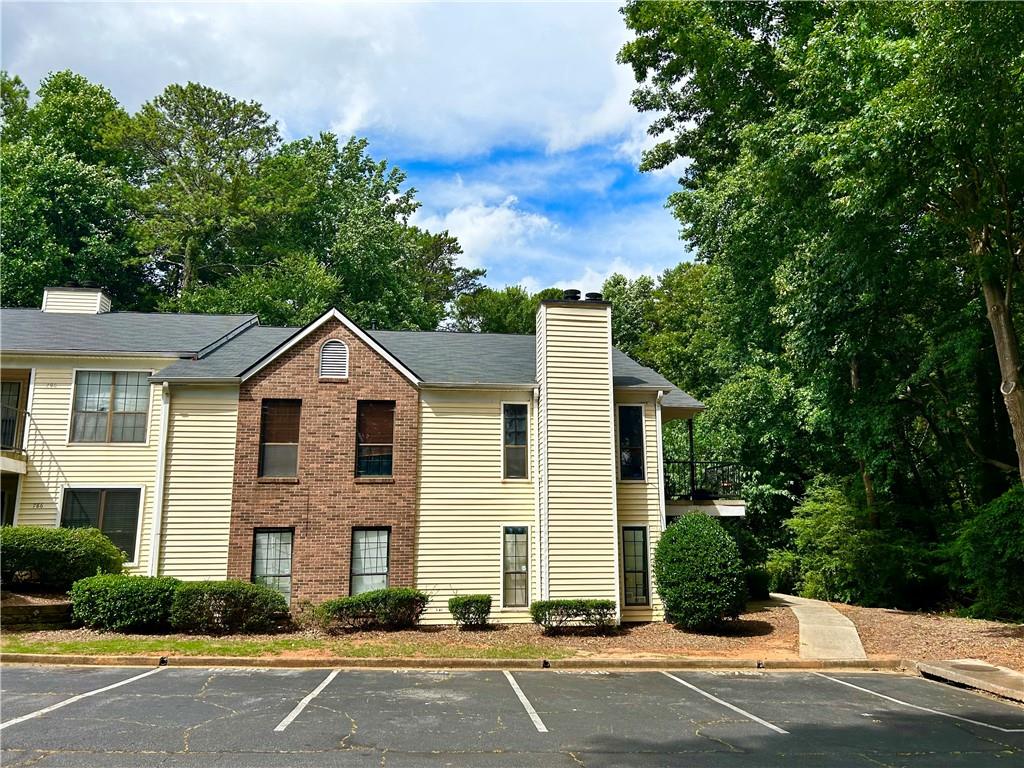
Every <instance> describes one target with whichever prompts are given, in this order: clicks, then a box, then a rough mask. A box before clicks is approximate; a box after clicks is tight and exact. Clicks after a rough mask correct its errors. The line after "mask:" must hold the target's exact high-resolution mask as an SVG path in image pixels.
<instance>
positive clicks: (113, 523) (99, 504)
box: [60, 488, 142, 563]
mask: <svg viewBox="0 0 1024 768" xmlns="http://www.w3.org/2000/svg"><path fill="white" fill-rule="evenodd" d="M141 499H142V492H141V491H140V490H139V489H138V488H65V489H64V504H63V506H62V507H61V516H60V524H61V527H62V528H99V529H100V531H102V532H103V535H104V536H106V537H107V538H108V539H110V540H111V541H112V542H114V544H115V545H116V546H117V548H118V549H121V550H123V551H124V553H125V554H126V555H128V562H132V563H133V562H135V560H136V552H135V543H136V541H137V540H138V537H139V505H140V502H141Z"/></svg>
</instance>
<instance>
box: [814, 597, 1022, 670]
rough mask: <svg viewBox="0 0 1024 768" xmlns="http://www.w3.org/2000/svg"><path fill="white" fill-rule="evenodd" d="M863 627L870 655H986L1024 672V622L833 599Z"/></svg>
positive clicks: (931, 657)
mask: <svg viewBox="0 0 1024 768" xmlns="http://www.w3.org/2000/svg"><path fill="white" fill-rule="evenodd" d="M832 605H833V606H834V607H835V608H836V609H837V610H838V611H840V612H841V613H843V614H845V615H846V616H847V617H849V618H850V620H851V621H853V623H854V624H855V625H856V626H857V631H858V632H859V633H860V639H861V642H862V643H863V644H864V650H865V651H867V654H868V655H869V656H873V655H880V656H899V657H900V658H904V659H915V660H921V661H924V660H950V659H967V658H970V659H981V660H982V661H987V662H988V663H990V664H999V665H1001V666H1004V667H1010V668H1011V669H1017V670H1021V671H1024V624H1004V623H1002V622H998V621H983V620H981V619H962V618H958V617H955V616H948V615H943V614H935V613H912V612H908V611H897V610H891V609H888V608H861V607H860V606H855V605H844V604H842V603H832Z"/></svg>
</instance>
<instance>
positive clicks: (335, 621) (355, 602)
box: [313, 587, 429, 632]
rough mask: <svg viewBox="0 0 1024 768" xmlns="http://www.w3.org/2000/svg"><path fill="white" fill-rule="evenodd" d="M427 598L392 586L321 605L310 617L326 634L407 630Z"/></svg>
mask: <svg viewBox="0 0 1024 768" xmlns="http://www.w3.org/2000/svg"><path fill="white" fill-rule="evenodd" d="M428 600H429V598H428V597H427V595H426V593H424V592H420V591H419V590H418V589H411V588H408V587H391V588H388V589H376V590H373V591H372V592H363V593H362V594H361V595H352V596H351V597H338V598H335V599H334V600H328V601H326V602H324V603H320V605H318V606H317V607H316V608H315V609H314V611H313V615H314V617H315V619H316V623H317V624H318V625H319V626H320V627H321V628H322V629H324V630H326V631H328V632H337V631H339V630H347V629H377V628H379V629H407V628H409V627H414V626H416V624H417V623H418V622H419V620H420V616H422V615H423V611H424V609H425V608H426V607H427V601H428Z"/></svg>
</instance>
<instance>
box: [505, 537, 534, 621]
mask: <svg viewBox="0 0 1024 768" xmlns="http://www.w3.org/2000/svg"><path fill="white" fill-rule="evenodd" d="M501 538H502V542H501V543H502V553H501V554H502V556H501V579H502V585H501V595H502V600H501V605H502V607H503V608H525V607H526V606H527V605H529V579H530V536H529V533H528V530H527V527H526V526H525V525H506V526H505V527H504V528H502V531H501Z"/></svg>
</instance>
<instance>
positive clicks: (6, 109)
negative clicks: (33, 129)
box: [0, 70, 28, 142]
mask: <svg viewBox="0 0 1024 768" xmlns="http://www.w3.org/2000/svg"><path fill="white" fill-rule="evenodd" d="M27 114H28V88H27V87H26V86H25V83H23V82H22V80H21V78H20V77H18V76H17V75H9V74H7V71H6V70H0V131H2V134H3V140H4V141H8V142H10V141H17V140H18V139H20V138H21V137H22V136H23V135H24V134H25V130H26V126H25V116H26V115H27Z"/></svg>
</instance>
